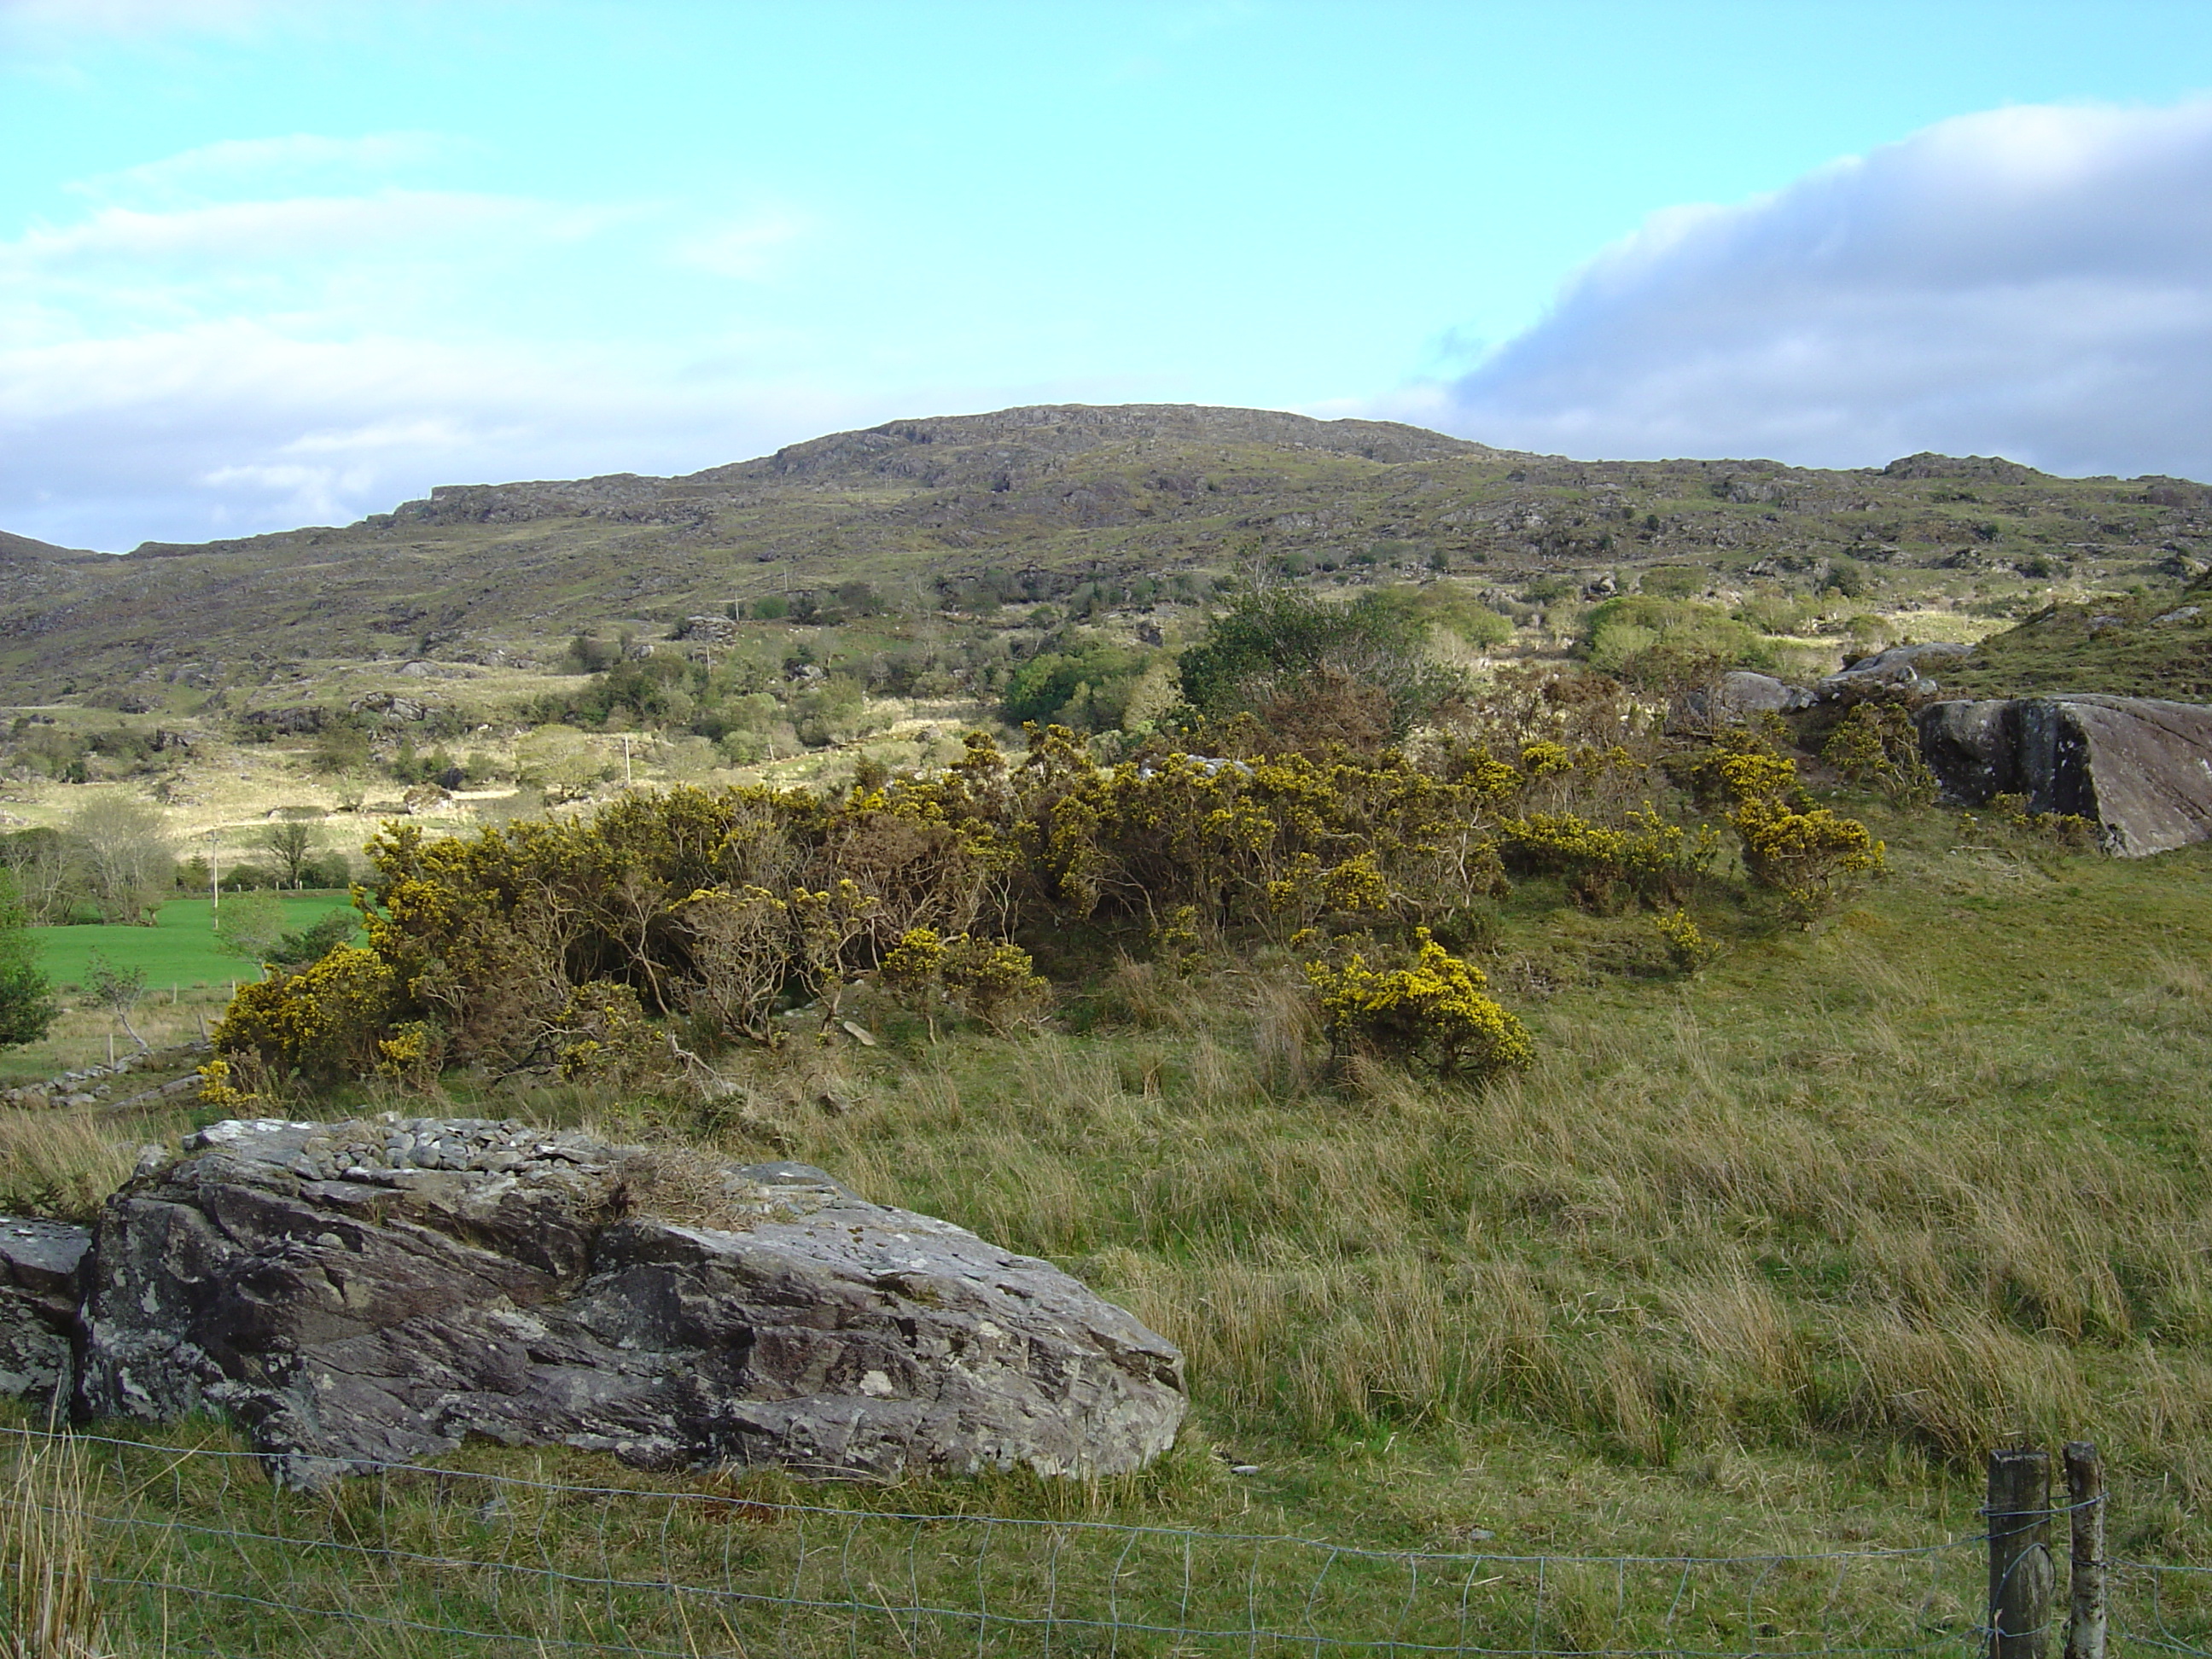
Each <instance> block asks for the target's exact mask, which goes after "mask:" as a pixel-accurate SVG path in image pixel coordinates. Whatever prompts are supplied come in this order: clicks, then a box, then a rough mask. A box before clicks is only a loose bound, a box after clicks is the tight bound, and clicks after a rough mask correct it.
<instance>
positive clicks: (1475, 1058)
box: [1306, 927, 1536, 1076]
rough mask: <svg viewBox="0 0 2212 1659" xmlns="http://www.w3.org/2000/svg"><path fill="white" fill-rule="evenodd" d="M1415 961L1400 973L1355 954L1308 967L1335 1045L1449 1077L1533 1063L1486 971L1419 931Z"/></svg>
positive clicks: (1523, 1032) (1522, 1030)
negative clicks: (1490, 991) (1491, 991)
mask: <svg viewBox="0 0 2212 1659" xmlns="http://www.w3.org/2000/svg"><path fill="white" fill-rule="evenodd" d="M1413 940H1414V945H1415V954H1414V957H1413V962H1412V963H1409V964H1408V965H1407V966H1405V967H1401V968H1391V969H1380V970H1378V969H1372V968H1370V967H1369V966H1368V965H1367V963H1366V961H1365V960H1364V958H1363V957H1361V956H1360V955H1359V954H1358V952H1357V951H1354V952H1353V953H1352V956H1351V957H1349V958H1348V959H1347V960H1346V962H1345V963H1343V964H1342V965H1341V966H1338V965H1335V964H1333V963H1328V962H1310V963H1307V964H1306V977H1307V979H1308V980H1309V981H1311V983H1312V985H1313V987H1314V989H1315V991H1316V992H1317V993H1318V994H1319V995H1320V997H1321V1007H1322V1018H1323V1019H1324V1021H1325V1022H1326V1024H1327V1027H1328V1034H1329V1041H1330V1042H1331V1044H1332V1045H1333V1046H1334V1047H1335V1048H1338V1049H1339V1050H1340V1051H1351V1052H1365V1053H1370V1054H1383V1055H1386V1056H1388V1057H1389V1058H1390V1059H1393V1060H1410V1061H1414V1062H1417V1063H1419V1064H1422V1065H1425V1066H1428V1067H1430V1068H1431V1069H1432V1070H1434V1071H1436V1072H1437V1073H1442V1074H1443V1075H1445V1076H1461V1075H1474V1076H1488V1075H1490V1074H1491V1073H1496V1072H1502V1071H1514V1070H1518V1069H1520V1068H1522V1067H1523V1066H1528V1065H1529V1064H1531V1063H1532V1062H1533V1061H1534V1059H1535V1057H1536V1054H1535V1049H1534V1047H1533V1046H1532V1045H1531V1044H1530V1042H1529V1041H1528V1029H1527V1028H1526V1027H1525V1026H1523V1025H1522V1024H1521V1022H1520V1021H1519V1020H1518V1019H1516V1018H1514V1017H1513V1016H1512V1015H1511V1014H1509V1013H1507V1012H1505V1010H1504V1009H1503V1008H1501V1007H1499V1006H1498V1004H1497V1003H1495V1002H1493V1001H1492V1000H1491V999H1490V998H1489V997H1487V996H1486V995H1484V994H1483V992H1484V988H1485V987H1486V985H1487V984H1488V983H1489V981H1487V980H1486V979H1485V978H1484V976H1483V973H1482V970H1481V969H1480V968H1475V967H1472V966H1470V965H1469V964H1468V963H1464V962H1462V961H1461V960H1460V959H1459V958H1458V957H1455V956H1454V955H1452V954H1451V952H1449V951H1447V950H1445V949H1444V947H1443V945H1439V944H1437V942H1436V940H1435V939H1431V937H1430V936H1429V930H1428V929H1427V928H1425V927H1418V928H1415V929H1414V930H1413Z"/></svg>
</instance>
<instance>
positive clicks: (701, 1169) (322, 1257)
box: [82, 1119, 1185, 1485]
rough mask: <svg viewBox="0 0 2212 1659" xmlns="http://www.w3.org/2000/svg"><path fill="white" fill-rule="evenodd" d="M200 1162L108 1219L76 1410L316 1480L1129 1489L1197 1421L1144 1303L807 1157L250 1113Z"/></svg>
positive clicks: (489, 1127) (109, 1211)
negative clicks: (234, 1428)
mask: <svg viewBox="0 0 2212 1659" xmlns="http://www.w3.org/2000/svg"><path fill="white" fill-rule="evenodd" d="M188 1150H189V1151H190V1152H191V1156H189V1157H188V1158H186V1159H185V1161H183V1162H181V1163H178V1164H173V1165H171V1166H170V1167H168V1168H167V1169H164V1170H157V1171H154V1172H151V1173H149V1174H147V1175H143V1176H140V1177H139V1178H138V1179H137V1180H135V1181H133V1182H131V1184H130V1185H129V1186H127V1187H125V1188H124V1189H123V1190H122V1191H121V1192H119V1193H118V1194H116V1195H115V1196H114V1197H113V1198H112V1199H111V1200H109V1202H108V1205H107V1207H106V1211H105V1212H103V1214H102V1216H101V1218H100V1224H99V1228H98V1234H97V1243H96V1250H97V1256H98V1261H99V1270H98V1274H97V1283H96V1284H95V1285H94V1287H93V1289H92V1291H91V1293H90V1296H89V1299H88V1302H87V1304H86V1306H85V1310H84V1330H85V1372H84V1376H83V1381H82V1405H83V1406H84V1407H85V1408H86V1409H88V1410H89V1411H91V1412H93V1413H114V1414H124V1415H132V1416H139V1417H148V1418H156V1419H160V1418H169V1417H174V1416H177V1415H179V1414H180V1413H185V1412H190V1411H193V1410H196V1409H201V1408H214V1409H217V1410H220V1411H222V1412H225V1413H228V1414H229V1415H231V1416H232V1417H233V1418H234V1419H237V1420H238V1421H240V1423H241V1424H242V1425H244V1426H245V1427H246V1431H248V1432H249V1433H250V1434H251V1436H252V1438H253V1441H254V1443H255V1444H256V1445H257V1447H258V1448H259V1449H262V1450H263V1451H264V1452H266V1453H268V1454H269V1455H270V1456H271V1457H272V1459H273V1460H274V1462H275V1463H276V1469H277V1473H278V1474H279V1476H280V1478H283V1479H284V1480H288V1481H290V1482H291V1483H293V1484H296V1485H307V1484H315V1483H318V1482H319V1481H322V1480H328V1479H330V1478H331V1477H332V1476H334V1475H335V1474H337V1473H339V1472H342V1471H343V1470H346V1469H349V1468H356V1469H357V1468H366V1467H369V1466H373V1465H375V1464H378V1463H384V1462H401V1461H405V1460H409V1459H412V1458H416V1457H419V1456H422V1455H424V1454H427V1453H435V1452H440V1451H443V1450H446V1449H450V1448H452V1447H453V1446H455V1445H458V1444H459V1443H460V1442H461V1441H462V1440H464V1439H465V1438H467V1437H471V1436H478V1437H489V1438H490V1439H493V1440H497V1441H502V1442H507V1443H517V1444H521V1443H532V1444H543V1443H567V1444H569V1445H574V1446H580V1447H585V1448H588V1449H603V1450H606V1451H611V1452H613V1453H615V1454H616V1455H618V1456H620V1457H622V1458H623V1459H625V1460H627V1461H629V1462H634V1463H637V1464H641V1465H645V1466H647V1467H668V1466H680V1465H699V1464H706V1463H713V1462H730V1461H734V1462H739V1463H748V1464H756V1463H775V1464H781V1465H786V1466H789V1467H792V1468H798V1469H800V1470H804V1471H811V1472H815V1473H820V1474H877V1475H889V1474H900V1473H902V1472H905V1471H909V1470H911V1471H915V1472H923V1471H933V1470H942V1471H948V1472H958V1473H972V1472H975V1471H978V1470H981V1469H985V1468H1011V1467H1014V1466H1018V1465H1019V1466H1026V1467H1028V1468H1031V1469H1034V1470H1036V1471H1038V1472H1040V1473H1042V1474H1071V1475H1088V1474H1115V1473H1118V1472H1120V1471H1123V1470H1127V1469H1133V1468H1137V1467H1139V1465H1141V1464H1143V1463H1145V1462H1147V1461H1148V1460H1150V1459H1151V1458H1152V1457H1155V1456H1157V1455H1158V1454H1159V1453H1161V1452H1162V1451H1164V1450H1165V1449H1167V1447H1168V1445H1169V1444H1170V1443H1171V1442H1172V1441H1173V1439H1174V1438H1175V1434H1176V1427H1177V1425H1178V1424H1179V1423H1180V1422H1181V1420H1182V1415H1183V1411H1184V1407H1185V1399H1184V1394H1183V1387H1182V1356H1181V1354H1179V1353H1178V1352H1176V1349H1175V1347H1174V1346H1172V1345H1170V1343H1169V1342H1167V1341H1166V1340H1164V1339H1163V1338H1161V1337H1160V1336H1158V1335H1157V1334H1154V1333H1153V1332H1152V1331H1150V1330H1147V1329H1146V1328H1145V1327H1144V1326H1143V1325H1141V1324H1139V1322H1137V1321H1136V1320H1135V1319H1134V1318H1133V1317H1132V1316H1129V1315H1128V1314H1127V1313H1125V1312H1123V1311H1122V1310H1121V1309H1119V1308H1116V1307H1115V1306H1113V1305H1111V1304H1109V1303H1107V1302H1105V1301H1103V1300H1102V1299H1100V1298H1099V1297H1097V1296H1096V1295H1094V1294H1092V1293H1091V1291H1088V1290H1086V1289H1085V1287H1084V1286H1083V1285H1080V1284H1079V1283H1077V1282H1076V1281H1075V1280H1074V1279H1071V1278H1069V1277H1068V1276H1067V1275H1066V1274H1065V1273H1061V1272H1060V1271H1059V1270H1058V1269H1056V1268H1054V1267H1052V1266H1050V1265H1049V1264H1048V1263H1046V1262H1043V1261H1036V1260H1035V1259H1033V1258H1030V1257H1027V1256H1019V1255H1012V1254H1011V1253H1009V1252H1007V1251H1006V1250H1002V1249H999V1248H998V1247H996V1246H995V1245H993V1244H990V1243H986V1242H985V1241H984V1240H982V1239H981V1238H979V1237H976V1236H975V1234H973V1233H971V1232H968V1231H964V1230H963V1229H961V1228H958V1227H956V1226H953V1225H950V1224H949V1223H946V1222H944V1221H939V1220H936V1219H933V1218H931V1217H928V1216H925V1215H916V1214H913V1213H910V1212H907V1211H903V1210H893V1209H885V1208H883V1207H881V1206H877V1205H874V1204H870V1203H867V1202H866V1201H865V1200H861V1199H860V1198H858V1197H856V1196H855V1195H854V1194H852V1193H850V1192H848V1191H847V1190H846V1189H845V1188H842V1187H841V1186H839V1185H838V1184H837V1183H836V1182H835V1181H833V1180H832V1179H830V1178H829V1176H826V1175H824V1174H823V1173H822V1172H821V1171H820V1170H813V1169H809V1168H806V1167H805V1166H803V1165H797V1164H762V1165H750V1166H743V1167H733V1166H727V1165H722V1164H713V1163H709V1162H706V1161H703V1160H697V1159H685V1158H677V1157H674V1156H672V1155H670V1154H667V1153H656V1152H647V1151H645V1150H643V1149H640V1148H635V1147H630V1148H625V1147H618V1146H608V1145H606V1144H605V1143H602V1142H600V1141H598V1140H595V1139H591V1138H589V1137H587V1136H584V1135H580V1134H574V1133H547V1132H545V1131H543V1130H534V1129H528V1128H525V1127H521V1126H520V1125H517V1124H513V1123H493V1122H488V1121H474V1120H452V1121H446V1120H429V1119H423V1120H404V1121H402V1120H394V1119H383V1120H369V1121H360V1122H352V1123H343V1124H313V1123H277V1122H266V1121H264V1122H257V1123H235V1122H234V1123H227V1124H219V1125H216V1127H213V1128H210V1129H208V1130H205V1131H203V1132H202V1133H200V1134H199V1135H197V1136H195V1137H193V1139H192V1140H191V1142H189V1143H188Z"/></svg>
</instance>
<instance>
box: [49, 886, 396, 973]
mask: <svg viewBox="0 0 2212 1659" xmlns="http://www.w3.org/2000/svg"><path fill="white" fill-rule="evenodd" d="M277 897H278V900H279V902H281V903H282V904H283V907H284V926H285V927H286V928H287V929H288V930H289V931H293V932H296V931H298V930H299V929H301V928H303V927H307V926H308V925H309V924H311V923H313V921H316V920H317V919H318V918H319V917H322V916H325V915H329V914H330V913H331V911H333V910H343V909H347V908H350V907H351V903H352V901H351V900H350V899H349V898H348V897H347V896H345V895H344V894H343V893H283V894H279V895H278V896H277ZM31 938H32V939H33V941H34V942H35V943H36V944H37V945H38V947H39V962H40V966H41V967H43V968H44V969H46V976H47V977H48V978H49V979H51V980H52V981H54V983H55V984H57V985H61V986H74V985H79V984H82V982H83V980H84V976H85V973H86V971H87V964H88V960H89V958H90V957H91V955H92V953H93V952H94V951H99V952H100V954H101V955H102V956H104V957H106V958H107V959H108V960H109V961H110V962H112V963H114V964H115V965H116V966H117V967H118V968H124V969H131V968H143V969H145V970H146V983H147V985H148V986H149V987H151V988H154V989H161V988H164V987H170V986H178V987H183V986H197V985H219V984H221V985H227V984H228V983H229V981H233V980H238V979H252V978H255V977H256V976H258V972H259V970H258V969H257V968H256V967H255V965H254V964H253V963H251V962H248V961H246V959H245V958H244V957H234V956H228V955H226V954H224V952H223V951H222V948H221V946H220V945H218V944H217V943H216V936H215V918H214V915H213V912H212V909H211V907H210V902H209V901H208V900H206V899H171V900H170V901H169V902H167V903H166V904H164V905H163V906H162V907H161V917H160V920H159V921H157V922H156V924H155V926H153V927H39V928H33V930H32V933H31Z"/></svg>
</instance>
